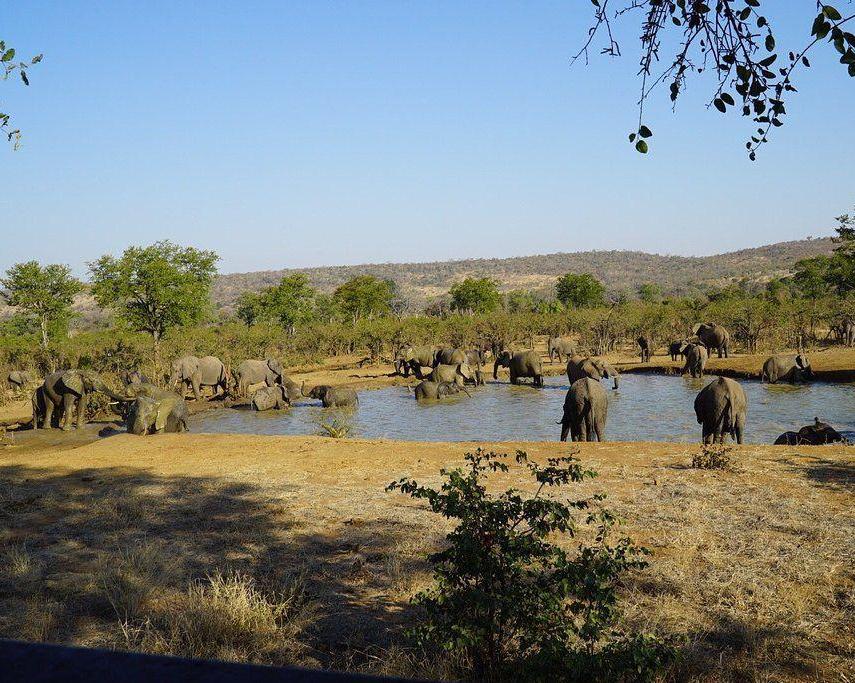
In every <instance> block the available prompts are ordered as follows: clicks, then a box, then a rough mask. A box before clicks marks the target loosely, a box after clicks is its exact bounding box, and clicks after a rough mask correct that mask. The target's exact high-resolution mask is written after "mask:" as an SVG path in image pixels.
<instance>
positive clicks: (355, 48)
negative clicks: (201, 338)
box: [0, 0, 855, 274]
mask: <svg viewBox="0 0 855 683" xmlns="http://www.w3.org/2000/svg"><path fill="white" fill-rule="evenodd" d="M768 6H769V8H770V9H769V10H768V13H769V16H770V18H771V19H774V20H776V26H777V32H778V35H779V40H778V44H779V47H781V46H782V45H783V46H785V47H786V48H789V47H790V46H792V47H797V46H801V45H802V44H804V42H805V39H806V38H807V37H808V35H809V33H810V25H811V21H812V14H813V12H814V3H813V2H812V1H809V0H775V2H772V3H769V4H768ZM589 21H590V2H588V1H587V0H585V1H583V0H571V2H567V1H566V0H561V1H555V2H539V1H534V0H532V1H519V2H496V1H495V0H491V1H490V2H476V1H467V2H458V1H457V0H442V1H435V0H432V1H431V2H410V1H406V0H389V1H388V2H386V1H383V2H380V1H377V2H369V1H367V0H366V1H364V2H363V1H359V2H356V1H354V2H346V1H344V0H340V1H337V2H325V1H323V0H304V1H303V2H284V1H271V2H233V1H230V2H214V1H211V2H201V1H200V2H187V1H185V2H175V1H169V2H166V1H150V0H146V2H139V1H138V0H137V1H134V2H130V1H125V0H103V1H101V2H82V1H65V0H63V1H61V2H60V1H55V2H49V1H40V0H34V1H32V2H17V3H3V6H2V8H0V37H2V38H3V39H5V40H6V41H7V42H8V43H9V44H10V45H13V46H14V47H16V48H17V49H18V51H19V55H20V56H25V55H32V54H35V53H38V52H44V55H45V58H44V61H43V62H42V63H41V64H40V65H38V66H37V67H34V68H33V69H32V71H31V81H32V85H31V86H30V88H24V87H23V86H22V85H21V84H20V83H19V82H17V80H16V81H11V80H10V81H8V82H6V83H2V82H0V103H2V107H0V109H2V110H4V111H8V112H10V113H12V114H13V115H14V117H15V122H16V123H17V124H18V125H19V126H20V127H21V128H23V129H24V134H25V138H24V141H23V147H22V148H21V149H20V150H19V151H17V152H13V151H11V150H10V149H2V148H0V186H2V190H0V237H2V242H0V270H5V269H6V268H7V267H8V266H9V265H10V264H12V263H15V262H17V261H22V260H27V259H32V258H35V259H38V260H40V261H42V262H45V263H52V262H62V263H67V264H69V265H71V266H72V267H73V268H74V270H75V272H77V273H78V274H85V272H86V266H85V263H86V262H87V261H90V260H93V259H94V258H96V257H98V256H99V255H101V254H103V253H107V252H112V253H119V252H120V251H121V250H122V249H123V248H124V247H126V246H128V245H129V244H147V243H150V242H153V241H155V240H158V239H163V238H169V239H172V240H175V241H178V242H181V243H185V244H193V245H195V246H198V247H205V248H210V249H214V250H216V251H217V252H218V253H219V254H220V255H221V257H222V262H221V263H220V269H221V271H222V272H235V271H247V270H259V269H272V268H281V267H294V266H305V265H333V264H352V263H362V262H377V261H424V260H434V259H448V258H467V257H478V256H499V257H501V256H516V255H526V254H535V253H548V252H556V251H577V250H587V249H640V250H644V251H652V252H658V253H673V254H709V253H717V252H721V251H728V250H733V249H738V248H742V247H746V246H754V245H759V244H764V243H769V242H775V241H782V240H787V239H798V238H802V237H805V236H806V235H809V234H813V235H825V234H830V233H831V228H832V227H833V225H834V222H833V216H835V215H838V214H839V213H842V212H844V211H846V210H849V209H850V208H851V207H852V205H853V203H855V182H853V177H854V176H853V161H852V160H853V151H855V126H853V121H855V87H853V86H855V79H851V78H849V77H848V76H847V75H846V72H845V70H844V69H843V68H842V67H841V66H840V65H839V64H838V63H837V58H836V57H835V54H834V52H833V49H831V48H830V47H826V46H821V47H820V48H819V49H818V50H817V52H816V53H815V54H814V56H813V57H812V62H813V68H812V69H811V70H810V72H808V73H807V74H806V75H804V76H800V77H799V79H798V80H797V85H798V86H799V89H800V93H799V94H797V95H796V96H795V97H793V98H792V99H791V101H790V104H789V107H788V111H789V116H788V117H787V120H788V122H787V124H786V125H785V126H784V127H783V128H781V129H779V130H778V131H776V133H775V137H774V141H773V142H772V143H771V144H769V145H767V146H765V147H764V148H763V149H762V150H761V152H760V158H759V160H758V161H757V162H756V163H753V164H752V163H751V162H749V161H748V160H747V159H746V157H745V154H744V147H743V143H744V140H745V136H746V134H748V133H749V132H750V130H751V126H750V122H749V121H748V120H746V119H742V118H741V117H739V116H728V117H724V116H722V115H720V114H719V113H718V112H716V111H715V110H714V109H709V110H708V109H706V108H705V107H704V106H703V105H704V102H705V101H706V99H707V98H708V97H709V95H710V90H709V87H708V85H709V84H704V83H702V82H699V81H695V82H692V83H690V91H689V93H688V94H687V95H686V96H685V97H684V99H683V100H682V101H681V102H680V104H679V106H678V109H677V112H676V114H672V112H671V111H670V107H669V103H668V96H667V90H661V91H660V92H659V94H658V95H657V96H656V98H655V99H656V103H655V105H652V106H650V108H649V111H650V115H649V116H648V117H647V123H648V125H650V127H651V128H653V130H654V138H653V140H652V142H653V143H654V144H653V147H652V151H651V153H650V154H648V155H647V156H646V157H643V156H641V155H639V154H637V153H635V152H634V151H633V150H632V148H631V147H630V145H629V144H628V143H627V141H626V134H627V133H628V132H630V131H631V130H632V129H633V128H634V127H635V117H636V111H635V106H634V103H635V100H636V98H637V90H638V83H637V80H636V77H635V74H636V70H637V64H636V60H637V54H638V50H639V46H638V42H637V40H635V39H634V36H635V35H636V34H637V32H638V28H637V24H636V25H634V26H632V29H631V31H629V32H628V34H627V35H626V36H624V38H625V40H624V41H623V48H624V53H625V56H624V57H623V58H622V59H620V60H614V59H610V58H608V57H600V56H598V55H596V54H595V55H593V58H592V63H591V65H590V66H588V67H585V66H584V64H577V65H576V66H574V67H572V68H571V67H570V66H569V61H570V57H571V55H572V54H573V53H574V52H575V51H576V49H577V48H578V46H579V45H580V44H581V41H582V40H583V38H584V36H585V30H586V27H587V25H588V23H589ZM705 86H706V87H705Z"/></svg>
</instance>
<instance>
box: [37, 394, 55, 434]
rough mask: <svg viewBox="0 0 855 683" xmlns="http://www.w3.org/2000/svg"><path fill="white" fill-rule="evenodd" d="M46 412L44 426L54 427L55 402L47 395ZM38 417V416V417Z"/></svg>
mask: <svg viewBox="0 0 855 683" xmlns="http://www.w3.org/2000/svg"><path fill="white" fill-rule="evenodd" d="M44 398H45V414H44V417H42V428H44V429H51V428H52V427H53V409H54V402H53V401H51V400H50V399H49V398H48V397H47V395H45V397H44ZM36 419H37V418H36Z"/></svg>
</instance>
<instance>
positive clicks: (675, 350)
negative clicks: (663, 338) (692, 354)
mask: <svg viewBox="0 0 855 683" xmlns="http://www.w3.org/2000/svg"><path fill="white" fill-rule="evenodd" d="M686 346H687V344H686V341H685V340H681V341H672V342H671V343H670V344H668V353H669V354H671V360H677V356H682V357H684V358H685V356H686V354H685V349H686Z"/></svg>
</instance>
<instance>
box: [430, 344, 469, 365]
mask: <svg viewBox="0 0 855 683" xmlns="http://www.w3.org/2000/svg"><path fill="white" fill-rule="evenodd" d="M465 362H466V352H465V351H463V349H455V348H452V347H450V346H443V347H441V348H440V349H439V350H438V351H437V352H436V357H435V358H434V363H433V364H434V367H436V366H437V365H460V363H465Z"/></svg>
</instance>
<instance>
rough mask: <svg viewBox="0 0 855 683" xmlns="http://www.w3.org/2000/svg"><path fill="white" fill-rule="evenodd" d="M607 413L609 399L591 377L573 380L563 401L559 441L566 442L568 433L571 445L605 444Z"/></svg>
mask: <svg viewBox="0 0 855 683" xmlns="http://www.w3.org/2000/svg"><path fill="white" fill-rule="evenodd" d="M608 412H609V399H608V397H607V396H606V390H605V389H603V387H602V385H601V384H600V383H599V382H598V381H596V380H593V379H591V378H590V377H584V378H582V379H579V380H576V381H575V382H573V384H571V385H570V390H569V391H568V392H567V396H566V397H565V398H564V415H563V417H562V418H561V422H560V423H559V424H560V425H561V440H562V441H567V435H568V433H569V434H570V438H571V439H572V440H573V441H594V440H595V439H596V440H597V441H605V440H606V418H607V417H608Z"/></svg>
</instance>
